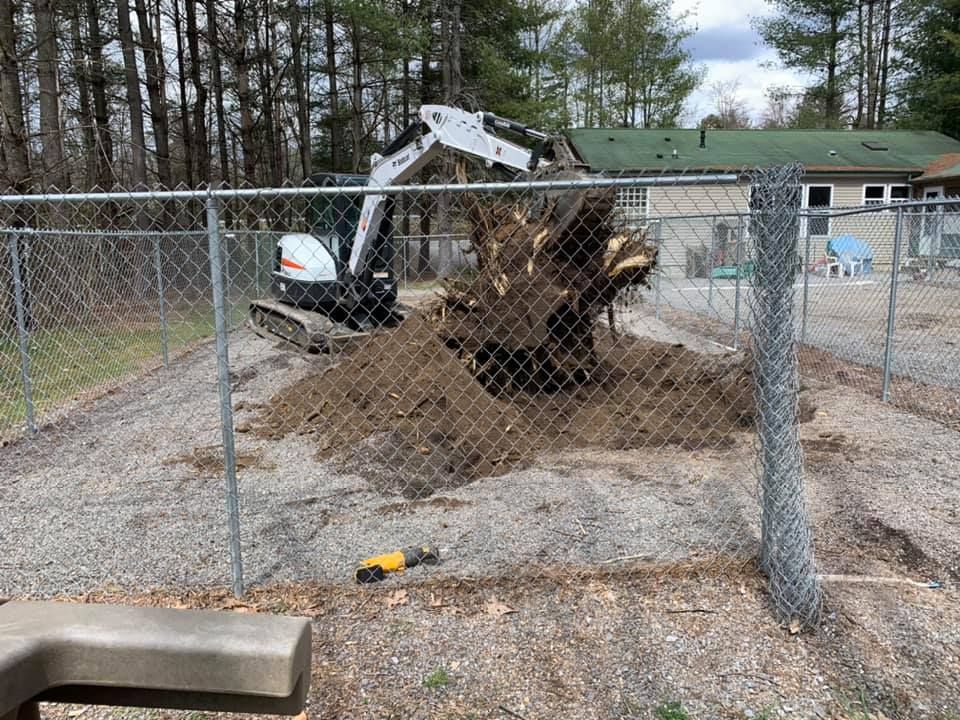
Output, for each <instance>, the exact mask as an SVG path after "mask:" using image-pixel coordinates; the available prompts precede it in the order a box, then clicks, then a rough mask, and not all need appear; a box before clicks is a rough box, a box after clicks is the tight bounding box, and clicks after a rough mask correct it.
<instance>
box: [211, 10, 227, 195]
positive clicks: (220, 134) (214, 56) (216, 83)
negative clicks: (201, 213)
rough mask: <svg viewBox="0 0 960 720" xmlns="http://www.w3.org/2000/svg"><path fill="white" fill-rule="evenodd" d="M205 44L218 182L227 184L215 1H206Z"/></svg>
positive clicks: (221, 75) (225, 121)
mask: <svg viewBox="0 0 960 720" xmlns="http://www.w3.org/2000/svg"><path fill="white" fill-rule="evenodd" d="M207 42H208V44H209V45H210V65H211V66H212V68H213V96H214V100H215V102H216V114H217V150H218V151H219V153H220V180H221V181H222V182H227V180H228V179H229V177H230V175H229V173H228V170H229V159H228V149H227V119H226V117H225V113H224V108H223V72H222V71H221V69H220V33H219V30H218V25H217V8H216V5H215V0H207Z"/></svg>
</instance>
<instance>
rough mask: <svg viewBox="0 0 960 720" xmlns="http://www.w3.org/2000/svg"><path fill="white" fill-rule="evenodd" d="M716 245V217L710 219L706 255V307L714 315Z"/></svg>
mask: <svg viewBox="0 0 960 720" xmlns="http://www.w3.org/2000/svg"><path fill="white" fill-rule="evenodd" d="M716 244H717V216H716V215H714V216H713V217H712V218H710V250H709V252H708V253H707V306H708V307H709V308H710V312H712V313H716V308H715V307H714V306H713V256H714V253H715V252H716Z"/></svg>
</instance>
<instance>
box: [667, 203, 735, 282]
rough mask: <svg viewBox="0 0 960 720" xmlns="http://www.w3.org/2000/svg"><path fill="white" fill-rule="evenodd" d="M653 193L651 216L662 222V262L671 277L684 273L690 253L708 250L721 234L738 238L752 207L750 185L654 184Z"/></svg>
mask: <svg viewBox="0 0 960 720" xmlns="http://www.w3.org/2000/svg"><path fill="white" fill-rule="evenodd" d="M649 193H650V194H649V196H648V207H649V208H650V210H649V217H650V220H657V219H660V220H661V223H662V228H661V231H660V232H661V237H660V264H661V268H662V270H663V272H664V274H665V275H666V276H667V277H684V276H685V275H686V269H687V262H688V257H690V256H691V254H693V253H701V254H704V253H708V252H709V250H710V247H711V244H713V243H717V242H719V238H721V237H723V236H727V237H729V238H731V239H733V240H735V239H736V237H737V233H738V228H737V221H738V216H739V215H741V214H742V213H745V212H747V209H748V200H747V197H748V187H747V186H746V185H677V186H672V187H652V188H650V191H649ZM655 227H656V226H655V225H653V226H652V228H654V229H655ZM743 232H744V236H746V229H745V228H744V231H743Z"/></svg>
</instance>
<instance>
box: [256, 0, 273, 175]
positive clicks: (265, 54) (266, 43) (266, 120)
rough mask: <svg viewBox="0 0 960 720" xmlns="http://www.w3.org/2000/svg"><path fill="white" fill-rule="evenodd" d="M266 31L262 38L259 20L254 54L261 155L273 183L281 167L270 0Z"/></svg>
mask: <svg viewBox="0 0 960 720" xmlns="http://www.w3.org/2000/svg"><path fill="white" fill-rule="evenodd" d="M264 5H265V7H264V13H263V18H264V31H263V37H262V38H261V35H260V29H259V26H260V24H259V22H257V23H256V24H257V31H256V32H255V33H254V36H253V37H254V55H255V56H256V58H257V77H258V80H259V84H260V97H261V102H260V108H261V120H262V125H261V128H262V130H261V133H260V141H261V143H262V144H261V152H260V157H261V158H262V157H263V156H264V155H266V158H267V167H268V174H267V177H268V182H269V183H270V184H271V185H276V184H277V176H278V175H279V173H280V168H279V167H278V165H277V148H276V138H277V128H276V123H275V113H274V86H273V72H272V68H273V58H271V57H270V54H271V47H270V26H271V24H272V22H273V21H272V20H271V18H270V8H269V0H264ZM264 146H265V147H264Z"/></svg>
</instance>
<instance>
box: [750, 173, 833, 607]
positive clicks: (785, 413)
mask: <svg viewBox="0 0 960 720" xmlns="http://www.w3.org/2000/svg"><path fill="white" fill-rule="evenodd" d="M802 174H803V168H802V167H801V166H799V165H792V166H786V167H779V168H772V169H769V170H765V171H761V172H757V173H756V174H754V175H753V178H752V188H751V198H750V210H751V232H752V234H753V236H754V241H755V257H756V275H755V277H754V285H753V293H752V296H751V309H752V312H753V357H754V376H755V392H756V405H757V435H758V441H759V446H760V451H759V462H760V491H761V541H760V542H761V548H760V565H761V568H762V569H763V570H764V572H766V574H767V576H768V578H769V588H770V596H771V600H772V602H773V605H774V608H775V610H776V613H777V615H778V616H779V617H780V618H781V619H783V620H787V621H791V620H794V619H797V620H800V621H801V622H802V623H803V624H806V625H809V626H815V625H816V624H817V623H818V622H819V615H820V606H821V596H820V587H819V583H818V580H817V574H816V565H815V561H814V552H813V538H812V534H811V531H810V522H809V519H808V514H807V510H806V505H805V502H804V495H803V493H804V489H803V461H802V454H801V449H800V432H799V427H800V422H799V391H800V386H799V380H798V375H797V358H796V353H795V350H794V344H793V337H794V329H793V328H794V321H795V318H794V292H795V291H794V280H795V278H796V276H797V269H798V262H797V258H798V243H797V238H798V227H799V210H800V201H801V196H800V190H801V186H800V178H801V176H802Z"/></svg>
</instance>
